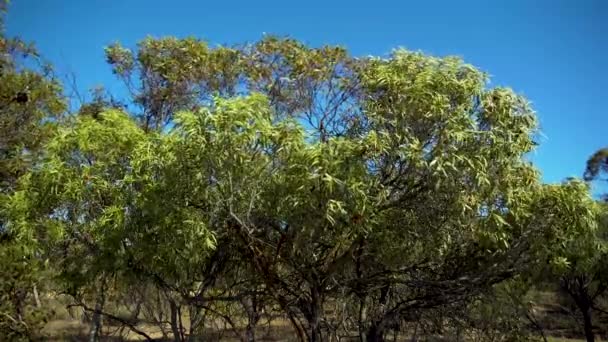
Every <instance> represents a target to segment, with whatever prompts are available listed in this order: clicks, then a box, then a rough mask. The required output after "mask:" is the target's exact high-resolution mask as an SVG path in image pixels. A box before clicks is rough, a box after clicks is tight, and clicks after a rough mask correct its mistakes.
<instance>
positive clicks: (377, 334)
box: [366, 322, 384, 342]
mask: <svg viewBox="0 0 608 342" xmlns="http://www.w3.org/2000/svg"><path fill="white" fill-rule="evenodd" d="M366 337H367V342H384V328H383V324H382V322H374V323H372V325H371V326H370V327H369V329H367V334H366Z"/></svg>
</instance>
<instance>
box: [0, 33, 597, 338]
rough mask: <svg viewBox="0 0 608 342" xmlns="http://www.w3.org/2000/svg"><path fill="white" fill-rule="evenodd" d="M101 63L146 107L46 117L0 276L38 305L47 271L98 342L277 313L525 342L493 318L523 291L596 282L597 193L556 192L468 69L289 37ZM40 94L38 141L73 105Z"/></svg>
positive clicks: (370, 332)
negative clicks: (112, 326)
mask: <svg viewBox="0 0 608 342" xmlns="http://www.w3.org/2000/svg"><path fill="white" fill-rule="evenodd" d="M106 58H107V61H108V62H109V64H110V65H111V67H112V69H113V72H114V73H115V74H116V75H117V76H118V77H119V78H120V79H122V80H123V81H124V83H125V85H126V88H127V90H128V91H129V92H130V95H131V96H132V98H131V102H132V103H127V105H126V106H122V105H120V104H118V103H117V102H116V101H113V100H112V97H111V96H109V97H106V96H105V95H102V94H101V93H99V94H98V95H99V96H97V97H96V98H95V100H94V101H93V102H92V103H89V104H87V105H85V106H83V108H81V110H79V111H78V113H77V114H74V115H71V116H68V117H66V118H63V119H62V120H47V122H52V123H53V125H55V126H56V127H55V128H54V129H53V130H52V131H49V132H50V133H51V134H50V139H48V140H47V141H45V144H44V145H43V146H44V147H43V148H42V149H41V150H40V154H39V155H38V156H37V158H36V159H35V160H34V163H33V164H31V165H29V167H28V170H27V173H26V174H25V175H23V176H21V177H19V180H18V182H16V183H15V182H13V183H14V184H16V186H15V185H13V186H12V187H11V188H10V189H9V188H7V190H6V192H7V201H6V204H5V205H4V206H3V215H5V216H4V217H6V218H7V227H8V229H9V230H10V232H11V234H12V239H13V240H12V241H13V242H14V245H11V246H12V247H11V248H3V250H2V253H4V254H2V255H6V256H7V257H6V258H2V262H7V263H8V265H10V267H15V268H18V267H21V268H20V269H21V270H26V269H27V270H31V272H32V273H31V274H29V273H27V272H22V273H20V274H23V277H22V278H20V279H22V280H21V281H20V283H19V284H18V285H17V286H13V287H12V288H10V289H9V288H5V287H3V288H2V295H3V296H10V297H11V298H21V297H22V298H24V300H25V299H27V298H29V297H28V296H29V293H30V292H29V291H28V290H26V289H27V288H28V286H29V285H28V284H29V283H31V282H35V280H32V279H31V278H29V276H30V275H32V276H36V275H37V274H41V272H39V271H38V267H40V268H43V267H44V265H45V263H46V262H49V263H52V264H53V265H56V266H55V270H56V271H57V277H55V278H54V279H53V281H52V284H53V285H55V286H56V287H57V288H58V289H59V290H60V291H61V292H65V293H67V294H69V295H70V296H71V297H72V299H73V300H74V305H78V306H80V307H82V308H83V309H84V310H85V311H87V312H91V313H93V325H92V330H91V336H92V338H93V339H95V338H98V334H99V331H100V326H101V318H100V317H102V316H103V317H105V319H107V320H110V321H112V322H114V323H116V322H118V323H120V324H122V325H123V326H125V327H127V328H128V329H130V330H131V331H133V332H135V333H136V334H139V335H140V336H142V337H144V338H146V339H150V336H149V335H148V334H147V333H146V332H144V331H143V330H141V329H140V327H139V326H138V324H139V319H140V318H141V316H145V317H146V318H147V319H148V321H149V322H151V323H153V324H156V325H157V326H158V328H159V330H160V331H161V332H162V334H163V335H164V337H167V338H168V337H169V336H171V337H172V338H173V339H174V340H177V341H182V340H185V339H187V338H189V337H192V336H195V335H200V334H202V333H203V332H204V331H205V328H208V327H209V326H211V325H213V324H215V323H216V322H217V321H221V322H224V323H225V324H226V325H228V326H230V327H231V329H232V331H233V332H234V334H235V335H237V336H238V337H239V338H240V339H241V340H247V341H253V340H254V339H255V325H256V324H257V323H258V322H259V321H260V317H261V316H263V315H266V316H267V317H270V316H271V314H270V313H268V312H272V311H274V310H278V311H279V312H280V313H281V314H282V315H283V316H284V317H285V318H287V319H288V320H289V321H290V323H291V324H292V326H293V328H294V332H295V334H296V335H297V336H298V338H299V339H300V340H310V341H325V340H329V339H333V338H338V337H340V336H349V335H350V336H352V335H353V334H355V335H358V336H359V338H361V339H364V338H365V339H367V340H368V341H383V340H384V338H385V336H386V335H387V332H388V331H389V330H391V329H392V330H396V329H397V328H395V327H399V326H400V325H401V324H405V323H407V324H410V323H412V322H415V324H414V325H415V326H418V325H421V326H423V325H426V326H427V327H429V329H431V328H432V329H439V330H442V329H443V330H445V331H449V332H450V333H453V332H456V331H460V330H459V329H461V328H462V329H465V330H466V331H468V332H470V333H472V334H473V335H475V334H477V335H476V336H481V335H483V334H486V335H483V336H490V335H491V334H496V333H498V334H499V335H501V336H499V337H500V338H497V340H500V339H502V338H503V337H504V338H507V337H513V339H520V338H525V337H526V336H527V335H526V334H525V333H522V334H521V335H519V334H511V335H508V336H506V335H504V334H505V331H506V330H509V329H511V330H512V329H516V328H520V327H523V326H525V324H524V323H523V320H522V319H521V317H519V316H517V315H518V314H521V313H522V311H521V310H520V309H521V307H519V306H517V305H518V304H513V305H512V306H509V307H508V308H505V310H500V309H503V307H502V306H503V305H505V306H506V305H507V304H503V303H511V302H512V301H511V299H512V297H509V295H508V294H505V293H507V292H508V293H511V292H513V291H516V290H521V289H519V288H517V286H516V285H517V284H516V282H515V281H514V279H521V278H524V279H528V278H531V277H532V275H533V274H535V273H537V272H539V270H547V271H548V272H574V271H575V270H576V272H582V273H585V274H587V273H588V272H590V271H591V270H592V269H593V270H594V271H593V272H595V269H594V268H593V267H596V266H597V267H599V265H600V263H599V262H598V260H599V259H601V257H600V255H599V254H596V251H603V250H604V247H601V248H600V247H598V246H596V244H597V243H598V237H597V235H596V234H597V230H596V225H597V220H596V219H597V215H596V214H597V211H596V204H595V202H594V201H593V200H592V199H591V197H590V196H589V191H588V188H587V186H586V185H585V184H584V183H582V182H580V181H578V180H570V181H567V182H564V183H563V184H552V185H549V184H542V183H541V181H540V179H539V175H538V172H537V170H536V169H535V167H534V166H533V165H531V164H530V163H529V162H528V161H527V159H526V155H527V154H528V153H529V152H531V151H532V150H533V148H534V146H535V141H534V137H535V134H536V117H535V114H534V112H533V111H532V109H531V108H530V106H529V104H528V103H527V101H526V99H525V98H523V97H522V96H520V95H518V94H515V93H514V92H513V91H512V90H510V89H507V88H490V87H489V86H488V83H487V76H486V75H485V74H484V73H483V72H481V71H479V70H478V69H476V68H474V67H473V66H470V65H468V64H465V63H464V62H463V61H462V60H460V59H459V58H455V57H445V58H437V57H431V56H427V55H425V54H422V53H419V52H412V51H407V50H404V49H399V50H395V51H394V52H393V53H392V55H391V56H390V57H389V58H386V59H379V58H362V59H357V58H353V57H351V56H349V55H348V53H347V51H346V50H345V49H343V48H340V47H332V46H323V47H319V48H310V47H307V46H305V45H304V44H302V43H300V42H297V41H295V40H292V39H280V38H276V37H264V38H263V39H262V40H260V41H259V42H257V43H254V44H250V45H245V46H240V47H209V46H208V45H207V44H206V43H204V42H202V41H200V40H197V39H194V38H185V39H177V38H160V39H154V38H146V39H145V40H143V41H142V42H141V43H140V44H139V45H138V47H137V50H136V51H135V52H133V51H131V50H130V49H128V48H125V47H123V46H121V45H119V44H113V45H111V46H109V47H108V48H107V49H106ZM15 70H17V69H15ZM15 72H17V71H15ZM24 72H25V71H24ZM3 75H4V74H3ZM15 77H16V76H15ZM40 77H41V76H40ZM40 80H45V81H44V82H47V83H44V84H43V85H46V87H47V88H44V89H46V92H43V91H39V92H36V94H40V95H39V96H40V97H32V99H33V98H36V99H38V98H39V99H40V101H42V102H32V103H31V105H32V106H35V107H34V108H35V111H33V112H32V113H34V114H35V115H34V118H35V119H32V121H31V122H32V125H36V126H35V127H40V129H42V128H41V127H46V125H47V124H46V123H44V122H42V121H41V118H43V117H44V118H47V117H51V116H52V114H54V113H58V112H59V109H60V108H61V106H60V105H61V101H60V100H59V99H56V100H53V101H50V100H48V98H49V97H51V95H53V94H55V93H54V92H53V91H55V90H56V88H53V87H51V85H50V84H54V83H52V82H51V81H46V80H47V79H45V78H41V79H40ZM40 82H42V81H40ZM48 82H50V83H48ZM54 86H56V85H54ZM41 87H42V85H41ZM7 89H8V90H10V91H15V89H18V87H17V86H16V85H15V84H13V85H10V86H7ZM32 96H33V95H32ZM36 96H38V95H36ZM108 98H109V99H110V100H108ZM28 103H29V97H28ZM132 105H135V107H134V106H132ZM10 106H13V105H12V104H11V105H10ZM10 106H9V108H13V107H10ZM3 108H4V107H3ZM11 110H12V109H11ZM11 113H13V112H11ZM28 113H29V112H28ZM11 115H12V116H8V117H11V118H14V114H11ZM11 132H13V130H11ZM24 132H25V131H24ZM27 132H28V134H29V133H31V132H36V131H35V130H28V131H27ZM17 133H19V132H18V131H15V134H16V135H15V136H16V138H15V139H16V140H15V141H21V140H19V139H25V138H23V137H22V136H20V135H18V134H17ZM19 134H21V133H19ZM23 134H25V133H23ZM32 134H33V133H32ZM36 134H38V133H36ZM41 140H42V139H41ZM11 144H13V143H11ZM13 145H14V146H17V145H18V144H17V143H14V144H13ZM36 146H39V144H38V145H36ZM30 149H33V147H28V148H27V151H29V150H30ZM28 153H29V152H28ZM28 155H29V154H28ZM579 247H582V250H583V253H579V252H576V251H578V250H579V249H580V248H579ZM596 247H597V248H596ZM17 252H18V253H17ZM11 253H12V254H11ZM19 253H21V254H19ZM602 255H603V254H602ZM596 258H597V259H596ZM19 260H24V261H23V262H20V261H19ZM602 260H603V259H602ZM579 269H580V271H579ZM557 274H560V275H561V274H565V273H557ZM514 284H515V285H514ZM3 286H4V285H3ZM11 291H13V292H14V291H22V292H21V293H23V294H24V295H22V296H21V297H19V296H14V295H12V294H11V293H12V292H11ZM23 291H25V292H23ZM509 291H511V292H509ZM520 292H522V293H523V292H524V291H523V290H521V291H520ZM518 293H519V292H518ZM129 294H131V295H129ZM116 302H119V303H124V305H123V307H124V308H126V309H124V308H123V309H121V306H120V305H114V304H113V303H116ZM328 308H332V310H331V311H330V310H328ZM459 308H466V310H462V309H459ZM3 310H4V307H3ZM121 310H122V311H121ZM142 310H143V313H142ZM465 311H466V314H467V315H469V316H468V317H467V319H463V317H462V316H460V315H461V314H463V313H464V312H465ZM186 312H187V314H186ZM488 314H493V315H494V314H496V315H502V316H501V317H504V320H500V321H497V322H492V323H494V324H490V323H489V322H487V321H483V319H482V318H483V316H484V315H488ZM11 317H12V316H11ZM514 317H515V318H514ZM186 318H187V319H189V322H187V323H184V322H182V321H183V320H185V319H186ZM241 318H242V319H241ZM2 322H4V321H2ZM2 322H0V324H4V323H2ZM241 322H247V328H246V331H245V332H243V331H242V330H240V324H241ZM404 322H405V323H404ZM410 325H411V324H410ZM455 327H458V329H457V328H455ZM32 329H33V328H32ZM446 329H447V330H446ZM450 329H451V330H450ZM467 329H468V330H467ZM429 334H435V332H432V333H431V332H429ZM458 336H460V335H458Z"/></svg>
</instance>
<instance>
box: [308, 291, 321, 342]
mask: <svg viewBox="0 0 608 342" xmlns="http://www.w3.org/2000/svg"><path fill="white" fill-rule="evenodd" d="M310 294H311V303H310V306H311V308H310V340H311V342H321V341H323V335H322V333H321V325H320V323H321V310H322V305H321V302H322V301H321V296H320V291H319V288H318V286H313V287H312V289H311V292H310Z"/></svg>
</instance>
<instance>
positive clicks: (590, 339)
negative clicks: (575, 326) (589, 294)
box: [581, 308, 595, 342]
mask: <svg viewBox="0 0 608 342" xmlns="http://www.w3.org/2000/svg"><path fill="white" fill-rule="evenodd" d="M581 309H582V308H581ZM582 311H583V324H584V328H585V338H586V339H587V342H595V335H593V324H592V322H591V308H586V309H585V310H582Z"/></svg>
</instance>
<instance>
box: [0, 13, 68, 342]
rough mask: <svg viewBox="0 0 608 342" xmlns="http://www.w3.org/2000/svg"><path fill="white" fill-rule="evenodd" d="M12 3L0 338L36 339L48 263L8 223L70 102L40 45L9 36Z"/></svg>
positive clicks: (2, 134) (0, 69) (5, 96)
mask: <svg viewBox="0 0 608 342" xmlns="http://www.w3.org/2000/svg"><path fill="white" fill-rule="evenodd" d="M6 7H7V2H6V1H0V268H1V269H2V270H3V271H2V272H1V275H0V303H2V304H0V339H7V340H13V339H15V340H17V339H27V338H34V337H35V336H36V334H37V332H38V330H39V328H40V326H41V324H42V323H43V321H44V318H45V312H44V310H43V308H41V304H40V299H39V297H38V291H39V290H42V289H43V287H44V286H43V284H42V279H43V278H44V276H45V273H44V269H45V267H44V264H43V263H42V260H39V259H37V258H36V257H35V255H34V254H33V251H32V250H31V249H30V247H31V244H29V243H28V241H27V239H22V238H20V237H19V236H18V235H19V233H18V232H17V231H15V230H14V228H13V227H12V225H11V224H10V223H9V222H8V220H7V216H6V209H7V208H6V207H7V206H8V205H9V204H8V203H7V202H8V201H7V200H8V197H9V196H10V195H11V194H12V192H13V191H14V189H15V186H16V184H17V180H18V178H19V177H20V176H22V175H23V174H25V173H26V172H27V170H28V168H29V167H31V166H32V165H33V164H34V163H35V160H36V159H37V158H38V157H39V155H40V153H41V152H42V145H43V143H44V141H45V140H46V139H47V138H48V137H49V135H50V134H51V132H52V129H53V123H54V120H56V119H57V118H58V117H59V116H60V115H61V114H62V113H63V112H64V110H65V101H64V99H63V96H62V94H61V92H62V89H61V86H60V85H59V83H58V82H57V81H56V80H55V79H54V78H53V77H52V72H51V71H52V70H51V69H50V67H49V66H48V65H45V64H44V62H43V60H42V59H41V58H40V56H39V55H38V53H37V52H36V49H35V48H34V46H33V45H32V44H28V43H26V42H23V41H22V40H20V39H19V38H12V37H7V36H6V35H5V32H4V15H5V13H6Z"/></svg>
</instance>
